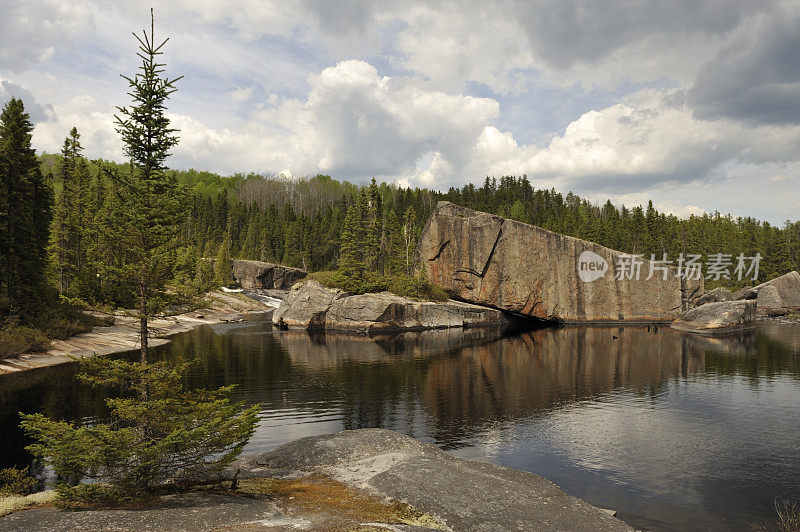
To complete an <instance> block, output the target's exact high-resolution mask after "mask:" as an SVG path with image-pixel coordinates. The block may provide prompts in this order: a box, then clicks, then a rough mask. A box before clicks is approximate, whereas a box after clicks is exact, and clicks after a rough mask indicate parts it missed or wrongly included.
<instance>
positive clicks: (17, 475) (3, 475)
mask: <svg viewBox="0 0 800 532" xmlns="http://www.w3.org/2000/svg"><path fill="white" fill-rule="evenodd" d="M28 469H29V468H28V467H27V466H26V467H23V468H18V467H9V468H6V469H0V496H8V495H27V494H29V493H32V492H33V490H34V488H35V487H36V479H34V478H33V477H31V476H30V472H29V470H28Z"/></svg>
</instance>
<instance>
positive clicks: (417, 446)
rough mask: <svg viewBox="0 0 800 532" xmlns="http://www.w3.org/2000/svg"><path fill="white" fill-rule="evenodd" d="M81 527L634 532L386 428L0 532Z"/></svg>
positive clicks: (25, 517) (546, 487)
mask: <svg viewBox="0 0 800 532" xmlns="http://www.w3.org/2000/svg"><path fill="white" fill-rule="evenodd" d="M234 479H235V483H236V485H235V487H234V485H232V484H231V483H232V482H234ZM228 486H230V487H228ZM465 486H467V487H468V488H469V489H467V490H464V487H465ZM89 527H91V528H102V529H104V530H105V529H114V530H140V529H142V528H149V529H156V530H176V531H177V530H187V529H188V530H195V529H198V530H201V529H202V530H210V529H214V530H218V529H219V530H250V529H262V528H270V529H272V528H276V529H279V530H288V529H291V530H295V529H301V530H364V531H366V530H384V529H388V530H404V531H409V532H410V531H413V530H418V531H420V532H422V531H430V530H440V531H451V532H452V531H456V530H458V531H467V532H472V531H475V532H479V531H484V530H604V531H609V532H611V531H614V532H616V531H619V532H623V531H633V530H634V529H633V528H632V527H631V526H630V525H628V524H627V523H625V522H624V521H623V520H621V519H619V518H617V517H616V512H615V511H613V510H606V509H602V508H599V507H597V506H594V505H592V504H590V503H588V502H587V501H585V500H583V499H581V498H578V497H575V496H572V495H569V494H567V493H566V492H564V491H563V490H562V489H561V488H559V487H558V486H557V485H555V484H553V483H552V482H550V481H549V480H547V479H546V478H544V477H541V476H539V475H536V474H534V473H529V472H526V471H523V470H520V469H513V468H510V467H506V466H501V465H497V464H493V463H489V462H475V461H470V460H465V459H462V458H458V457H456V456H453V455H450V454H448V453H447V452H445V451H443V450H441V449H439V448H438V447H436V446H434V445H432V444H430V443H424V442H421V441H419V440H416V439H414V438H411V437H410V436H406V435H404V434H402V433H399V432H395V431H391V430H385V429H357V430H343V431H341V432H337V433H332V434H330V433H329V434H322V435H318V436H307V437H301V438H297V439H294V440H292V441H290V442H287V443H285V444H283V445H279V446H277V447H275V448H273V449H271V450H269V451H267V452H265V453H259V454H252V455H244V456H241V457H239V459H237V460H236V462H234V463H233V464H231V466H229V467H228V468H227V469H226V470H224V471H223V472H222V473H221V474H220V475H215V476H214V478H213V482H212V483H211V484H209V485H208V487H206V488H196V489H193V490H190V491H189V492H186V493H176V494H171V495H164V496H162V497H161V498H160V499H159V500H158V501H157V502H154V503H152V504H149V505H146V506H143V507H142V506H139V507H137V508H136V509H135V510H131V509H129V508H117V509H85V510H82V511H65V510H59V509H56V508H53V507H48V506H46V505H44V506H42V505H39V506H34V507H32V508H29V509H23V508H19V511H16V512H14V513H11V514H10V515H6V516H5V517H2V518H0V530H31V531H35V530H42V531H46V530H54V529H59V530H61V529H70V530H72V529H82V528H89Z"/></svg>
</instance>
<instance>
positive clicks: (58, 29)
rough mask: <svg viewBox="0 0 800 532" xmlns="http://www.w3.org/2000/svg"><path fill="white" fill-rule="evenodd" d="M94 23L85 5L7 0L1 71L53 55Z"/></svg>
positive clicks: (0, 30)
mask: <svg viewBox="0 0 800 532" xmlns="http://www.w3.org/2000/svg"><path fill="white" fill-rule="evenodd" d="M92 25H93V19H92V15H91V11H90V10H89V9H87V8H86V7H85V6H80V5H76V4H74V3H72V2H60V1H58V0H33V1H26V0H4V3H3V13H2V16H0V72H2V71H6V72H20V71H22V70H25V69H27V68H30V67H31V66H33V65H35V64H37V63H40V62H43V61H46V60H48V59H50V58H52V57H53V55H54V52H55V48H56V47H59V46H65V45H68V44H70V43H72V42H73V41H75V40H76V39H77V38H78V37H80V36H81V35H85V34H86V32H87V30H88V29H89V28H91V27H92Z"/></svg>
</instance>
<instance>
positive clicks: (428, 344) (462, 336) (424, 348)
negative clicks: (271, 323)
mask: <svg viewBox="0 0 800 532" xmlns="http://www.w3.org/2000/svg"><path fill="white" fill-rule="evenodd" d="M501 334H502V331H501V330H500V329H499V328H491V327H481V328H476V329H461V328H454V329H434V330H428V331H417V332H400V333H397V334H385V335H376V336H371V337H370V336H361V335H354V334H348V333H335V332H330V333H318V334H314V333H308V332H305V331H292V330H289V331H285V332H281V333H278V334H275V335H274V337H275V338H276V339H277V340H278V342H279V343H280V344H281V346H282V347H283V348H284V349H285V350H286V352H287V353H288V354H289V357H290V358H291V360H292V362H293V363H295V364H301V365H303V366H304V367H306V368H308V369H325V368H332V367H336V366H338V365H340V364H342V363H343V362H362V363H364V362H372V363H374V362H392V357H397V356H403V357H409V356H410V357H423V356H424V357H434V356H437V355H440V354H445V353H449V352H450V351H453V350H455V349H459V348H464V347H469V346H475V345H480V344H483V343H486V342H491V341H492V340H495V339H497V338H499V337H500V336H501Z"/></svg>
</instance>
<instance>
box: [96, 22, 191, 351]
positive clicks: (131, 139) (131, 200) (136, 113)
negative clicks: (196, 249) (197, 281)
mask: <svg viewBox="0 0 800 532" xmlns="http://www.w3.org/2000/svg"><path fill="white" fill-rule="evenodd" d="M134 36H135V37H136V39H137V41H138V42H139V54H138V55H139V57H141V58H142V63H141V66H140V67H139V72H138V73H137V74H135V75H134V76H133V77H128V76H124V75H123V76H122V77H123V78H124V79H125V80H127V81H128V84H129V87H130V92H129V93H128V94H129V96H131V98H132V99H133V105H132V106H130V107H118V108H117V109H118V111H119V114H118V115H116V116H115V119H116V130H117V132H118V133H119V134H120V135H121V136H122V141H123V143H124V145H125V154H126V155H127V156H128V157H130V161H131V164H130V169H129V171H128V172H127V173H124V172H113V171H110V172H109V176H110V177H111V178H112V179H113V180H114V181H115V186H114V194H113V196H112V198H111V199H110V201H109V206H108V207H109V214H110V215H109V216H106V218H105V219H106V223H108V224H109V225H110V231H109V232H110V233H111V234H112V235H114V239H113V240H112V242H113V244H112V245H113V251H115V252H116V253H117V257H118V258H120V257H123V258H124V259H123V260H121V261H117V264H116V265H115V267H114V269H113V270H114V272H113V273H114V275H115V277H116V279H117V281H118V282H119V283H121V284H122V285H123V286H124V287H125V289H126V290H127V291H129V293H130V294H131V295H133V296H134V297H135V298H136V301H137V307H138V315H139V321H140V335H141V348H140V352H141V359H142V362H146V361H147V351H148V345H147V321H148V318H149V317H150V316H153V315H155V314H156V313H158V312H159V311H161V310H162V309H163V308H165V306H166V305H167V304H168V303H169V302H170V298H169V292H167V290H166V289H165V288H166V283H167V281H168V280H169V279H170V278H171V276H172V273H173V265H174V258H175V250H176V248H177V246H178V245H179V239H178V237H179V232H180V229H181V222H182V219H183V217H184V215H183V208H182V206H181V203H182V201H183V199H184V198H185V196H186V194H185V191H184V189H183V188H182V187H181V186H180V185H179V184H178V183H177V181H176V179H175V176H174V174H173V173H170V172H165V170H166V166H165V164H164V162H165V160H166V158H167V157H168V156H169V153H170V150H171V149H172V148H173V147H174V146H175V145H176V144H177V143H178V137H177V136H176V135H175V133H176V130H175V129H173V128H171V127H170V121H169V118H167V116H166V102H167V100H168V99H169V97H170V95H171V94H172V93H173V92H175V91H176V90H177V89H176V88H175V86H174V83H175V82H176V81H178V79H180V78H176V79H168V78H166V77H162V74H163V72H164V65H163V64H161V63H158V61H157V59H158V56H159V55H161V54H162V53H163V52H162V51H161V50H162V48H163V46H164V45H165V44H166V42H167V41H168V39H165V40H164V41H163V42H161V44H158V45H157V44H156V42H155V32H154V28H153V23H152V21H151V26H150V34H149V35H148V34H147V32H146V31H145V32H143V36H142V37H139V36H138V35H135V34H134Z"/></svg>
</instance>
